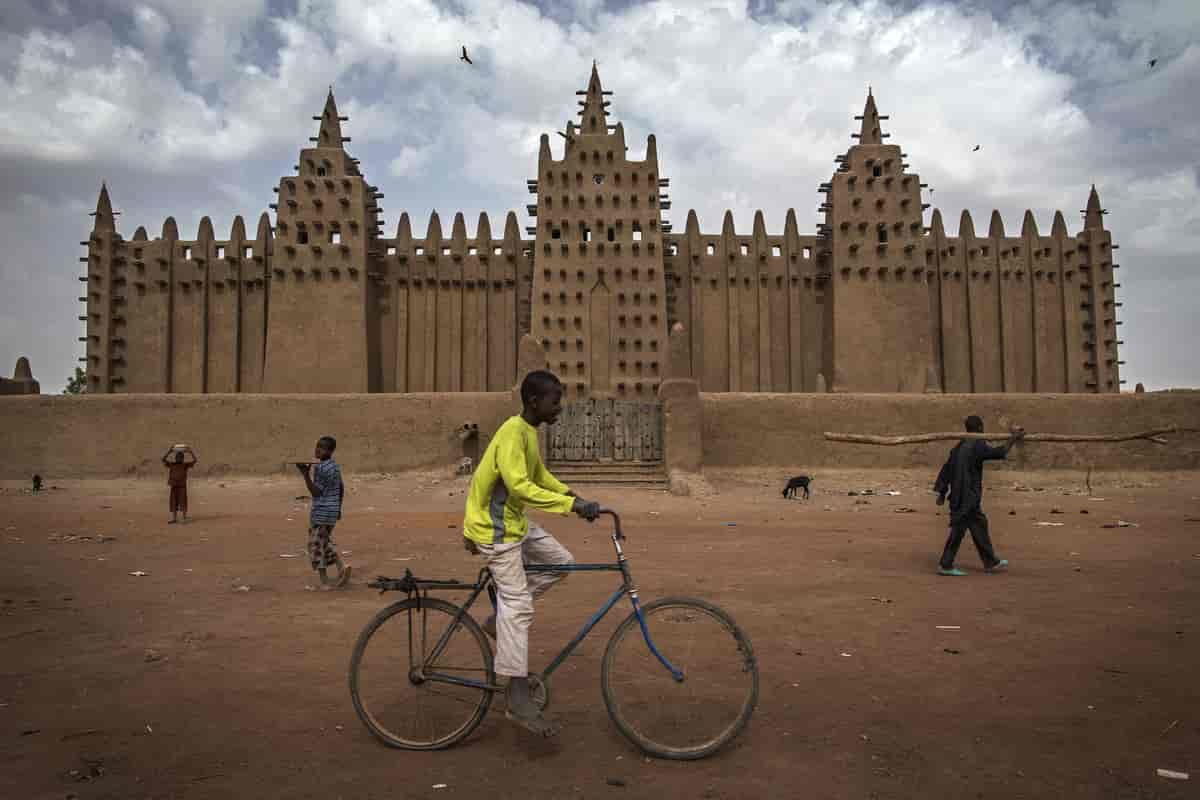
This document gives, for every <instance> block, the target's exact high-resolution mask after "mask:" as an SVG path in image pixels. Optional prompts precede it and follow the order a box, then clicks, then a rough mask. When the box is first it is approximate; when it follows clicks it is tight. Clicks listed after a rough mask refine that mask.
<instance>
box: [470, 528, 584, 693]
mask: <svg viewBox="0 0 1200 800" xmlns="http://www.w3.org/2000/svg"><path fill="white" fill-rule="evenodd" d="M476 547H477V548H478V549H479V553H480V555H482V556H483V557H484V558H485V559H486V560H487V566H488V569H489V570H490V571H491V573H492V580H493V581H494V582H495V584H496V674H497V675H504V676H506V677H509V678H524V677H525V676H526V675H528V674H529V626H530V625H532V624H533V601H534V600H535V599H537V598H539V597H541V596H542V595H543V594H545V593H546V591H547V590H548V589H549V588H550V587H551V586H553V585H554V584H556V583H558V582H559V581H561V580H563V579H564V578H566V577H567V574H568V573H565V572H559V573H554V572H535V573H533V574H531V575H526V574H525V565H526V564H574V563H575V557H574V556H572V555H571V551H569V550H567V548H565V547H563V546H562V545H561V544H559V542H558V540H557V539H555V538H554V537H553V536H551V535H550V534H549V533H547V532H546V530H545V529H544V528H543V527H542V526H541V525H538V524H537V523H536V522H533V521H532V520H530V522H529V533H528V534H526V536H525V538H524V539H522V540H521V541H519V542H512V543H509V544H477V545H476Z"/></svg>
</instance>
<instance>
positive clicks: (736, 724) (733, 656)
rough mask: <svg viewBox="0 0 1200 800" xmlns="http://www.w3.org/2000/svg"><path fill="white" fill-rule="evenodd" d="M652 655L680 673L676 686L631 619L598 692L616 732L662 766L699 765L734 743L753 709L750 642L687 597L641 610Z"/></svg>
mask: <svg viewBox="0 0 1200 800" xmlns="http://www.w3.org/2000/svg"><path fill="white" fill-rule="evenodd" d="M642 616H643V618H644V619H645V622H646V632H647V633H648V635H649V641H650V642H652V643H653V647H654V648H656V649H657V650H658V652H659V653H660V654H661V655H662V657H663V658H665V659H666V660H667V661H668V662H669V663H670V664H671V665H672V666H673V667H675V668H676V669H677V670H680V671H681V672H682V673H683V680H682V681H677V680H675V677H674V676H673V675H672V674H671V672H670V671H669V670H668V669H667V668H666V667H665V666H663V664H662V662H661V661H659V659H658V657H657V656H655V654H654V653H653V652H652V650H651V648H650V646H648V644H647V641H646V640H645V639H646V637H645V636H643V632H642V627H641V625H640V624H639V623H638V618H637V614H636V613H634V614H630V615H629V616H628V617H627V618H626V619H625V620H624V621H623V622H622V623H621V625H620V626H619V627H618V628H617V630H616V632H615V633H613V636H612V639H610V640H609V642H608V649H607V650H606V651H605V653H604V663H603V665H602V666H601V671H600V684H601V688H602V689H603V692H604V704H605V705H606V706H607V707H608V714H609V716H610V717H612V720H613V722H614V723H615V724H616V726H617V728H618V729H619V730H620V731H621V733H622V734H624V735H625V737H626V738H628V739H629V740H630V741H631V742H633V743H634V744H636V745H637V746H638V747H640V748H641V749H642V750H644V751H645V752H647V753H649V754H651V755H655V756H659V757H660V758H670V759H680V760H689V759H696V758H704V757H705V756H709V755H712V754H713V753H715V752H716V751H717V750H719V749H721V748H722V747H724V746H725V745H727V744H729V743H730V742H731V741H733V740H734V739H735V738H736V737H737V736H738V734H740V733H741V732H742V730H743V729H744V728H745V727H746V723H747V722H749V720H750V715H751V714H753V713H754V706H755V704H757V702H758V665H757V663H756V662H755V660H754V650H753V648H752V647H751V646H750V639H749V637H747V636H746V634H745V633H743V632H742V630H741V628H739V627H738V626H737V623H736V622H734V621H733V618H732V617H730V616H729V615H728V614H727V613H725V612H724V611H722V610H721V609H720V608H718V607H717V606H715V605H713V604H711V603H707V602H705V601H703V600H696V599H693V598H688V597H668V598H664V599H662V600H655V601H654V602H652V603H649V604H648V605H646V606H645V607H644V608H643V609H642Z"/></svg>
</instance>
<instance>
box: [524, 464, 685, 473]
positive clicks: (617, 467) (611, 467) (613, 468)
mask: <svg viewBox="0 0 1200 800" xmlns="http://www.w3.org/2000/svg"><path fill="white" fill-rule="evenodd" d="M546 466H547V467H549V468H550V469H551V470H556V469H588V470H603V471H606V472H623V471H626V470H661V469H662V468H663V462H661V461H547V462H546Z"/></svg>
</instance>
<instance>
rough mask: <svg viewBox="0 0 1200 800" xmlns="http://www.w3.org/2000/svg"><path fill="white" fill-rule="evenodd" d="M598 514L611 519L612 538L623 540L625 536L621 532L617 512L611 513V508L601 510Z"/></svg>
mask: <svg viewBox="0 0 1200 800" xmlns="http://www.w3.org/2000/svg"><path fill="white" fill-rule="evenodd" d="M600 513H601V514H608V515H609V516H610V517H612V518H613V538H615V539H624V538H625V534H624V533H622V532H621V518H620V517H619V516H617V512H615V511H613V510H612V509H611V508H602V509H600Z"/></svg>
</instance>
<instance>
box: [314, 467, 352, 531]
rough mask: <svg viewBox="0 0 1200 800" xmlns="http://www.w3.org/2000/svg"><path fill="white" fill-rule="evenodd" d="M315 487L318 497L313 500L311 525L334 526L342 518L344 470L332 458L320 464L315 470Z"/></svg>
mask: <svg viewBox="0 0 1200 800" xmlns="http://www.w3.org/2000/svg"><path fill="white" fill-rule="evenodd" d="M312 482H313V487H314V488H315V489H316V490H317V496H316V497H314V498H313V499H312V510H311V511H310V512H309V514H308V522H309V524H310V525H334V524H336V523H337V521H338V520H339V519H341V518H342V492H343V491H344V488H343V486H342V470H341V469H340V468H339V467H338V465H337V462H336V461H334V460H333V459H332V458H327V459H325V460H324V461H321V462H319V463H318V464H317V465H316V466H315V467H314V468H313V474H312Z"/></svg>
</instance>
